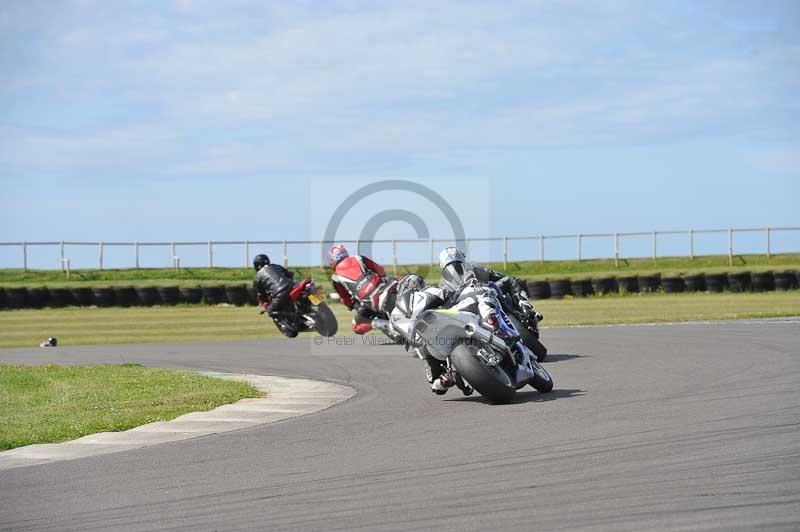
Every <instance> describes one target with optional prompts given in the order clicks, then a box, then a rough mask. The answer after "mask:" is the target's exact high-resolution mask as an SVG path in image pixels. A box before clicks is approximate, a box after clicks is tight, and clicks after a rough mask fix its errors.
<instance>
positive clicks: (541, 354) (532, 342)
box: [506, 313, 547, 362]
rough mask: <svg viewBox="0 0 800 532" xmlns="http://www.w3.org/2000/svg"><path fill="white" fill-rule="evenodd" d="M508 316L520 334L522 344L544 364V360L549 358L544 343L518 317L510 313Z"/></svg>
mask: <svg viewBox="0 0 800 532" xmlns="http://www.w3.org/2000/svg"><path fill="white" fill-rule="evenodd" d="M506 315H507V316H508V319H510V320H511V323H512V324H513V325H514V328H515V329H516V330H517V332H518V333H519V337H520V338H521V339H522V343H523V344H525V347H527V348H528V349H530V350H531V351H532V352H533V354H534V355H536V360H538V361H539V362H544V359H545V358H547V348H546V347H545V346H544V344H542V342H540V341H539V339H538V338H536V335H534V334H533V333H532V332H531V331H530V330H529V329H528V328H527V327H525V326H524V325H523V324H522V322H521V321H519V320H518V319H517V317H516V316H514V315H513V314H510V313H509V314H506Z"/></svg>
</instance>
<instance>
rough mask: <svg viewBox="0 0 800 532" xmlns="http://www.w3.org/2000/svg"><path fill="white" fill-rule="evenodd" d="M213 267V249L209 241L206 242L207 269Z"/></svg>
mask: <svg viewBox="0 0 800 532" xmlns="http://www.w3.org/2000/svg"><path fill="white" fill-rule="evenodd" d="M213 267H214V247H213V244H212V243H211V240H209V241H208V268H209V269H211V268H213Z"/></svg>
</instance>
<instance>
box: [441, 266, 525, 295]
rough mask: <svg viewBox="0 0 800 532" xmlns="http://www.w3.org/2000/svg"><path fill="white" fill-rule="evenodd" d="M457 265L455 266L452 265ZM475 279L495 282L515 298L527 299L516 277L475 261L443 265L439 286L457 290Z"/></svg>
mask: <svg viewBox="0 0 800 532" xmlns="http://www.w3.org/2000/svg"><path fill="white" fill-rule="evenodd" d="M453 266H457V267H453ZM472 278H474V279H477V280H478V281H479V282H480V283H488V282H495V283H497V284H498V285H500V289H501V290H502V291H503V292H504V293H506V294H511V295H512V296H513V297H514V298H515V299H517V300H523V301H527V300H528V294H527V292H526V291H525V287H524V286H523V285H522V283H521V282H520V281H519V279H517V278H516V277H513V276H511V275H503V274H501V273H500V272H498V271H495V270H492V269H491V268H487V267H486V266H483V265H482V264H477V263H454V264H451V265H448V266H446V267H445V270H444V271H443V272H442V278H441V280H440V281H439V287H440V288H443V289H445V290H448V291H457V290H458V289H459V288H460V287H461V286H463V284H464V283H465V282H466V281H467V280H469V279H472Z"/></svg>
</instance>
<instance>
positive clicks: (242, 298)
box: [225, 284, 247, 307]
mask: <svg viewBox="0 0 800 532" xmlns="http://www.w3.org/2000/svg"><path fill="white" fill-rule="evenodd" d="M225 296H226V299H227V301H228V303H230V304H231V305H236V306H237V307H243V306H244V305H245V304H246V303H247V288H246V287H245V285H243V284H240V285H228V286H226V287H225Z"/></svg>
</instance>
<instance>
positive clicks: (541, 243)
mask: <svg viewBox="0 0 800 532" xmlns="http://www.w3.org/2000/svg"><path fill="white" fill-rule="evenodd" d="M784 231H800V227H749V228H734V227H728V228H727V229H687V230H668V231H638V232H615V233H576V234H561V235H533V236H502V237H483V238H467V239H466V246H467V249H465V250H464V251H465V253H466V254H467V257H469V256H470V244H471V243H473V242H502V243H503V264H504V266H507V265H508V243H509V241H526V240H527V241H537V242H538V247H539V257H538V260H540V261H542V262H544V261H545V260H546V256H545V242H546V241H547V240H564V239H573V240H575V246H576V253H575V260H577V261H580V260H582V245H583V242H584V240H586V239H593V238H611V239H613V254H610V255H609V256H608V257H602V258H613V259H614V260H615V262H616V263H617V264H619V260H620V258H622V257H621V255H620V240H621V239H623V238H626V237H650V238H651V239H652V257H653V259H654V260H655V259H656V258H657V257H658V237H659V236H666V235H686V237H687V247H688V249H687V251H688V253H687V255H683V256H688V257H689V258H694V257H695V256H696V253H695V236H696V235H700V234H715V233H717V234H719V233H727V235H728V260H729V263H730V264H733V256H734V240H735V239H734V236H735V234H736V233H752V232H762V233H764V254H765V255H766V256H767V257H770V256H771V255H772V243H771V237H772V233H775V232H784ZM365 242H366V241H359V240H336V242H335V243H341V244H349V245H354V246H355V248H356V253H359V252H360V249H361V245H362V244H363V243H365ZM370 242H371V243H374V244H381V243H382V244H392V264H393V267H394V270H395V272H396V271H397V265H398V253H397V244H399V243H414V244H419V245H427V246H428V248H429V254H430V264H431V265H433V263H434V257H435V255H434V253H435V247H434V246H435V245H436V244H437V243H438V244H446V243H452V242H453V239H446V238H444V239H440V238H430V239H391V240H372V241H370ZM332 244H334V242H329V241H324V240H217V241H213V240H208V241H189V242H177V241H171V242H103V241H100V242H80V241H63V240H62V241H46V242H41V241H37V242H28V241H22V242H0V246H18V247H20V248H21V251H22V253H21V255H22V256H21V259H22V267H23V269H24V270H25V271H27V270H28V248H29V247H31V246H58V249H59V259H58V262H57V264H58V266H57V268H59V267H60V269H61V270H62V271H64V268H65V266H64V265H65V263H67V262H68V261H69V258H67V257H66V252H65V249H66V248H67V247H68V246H94V247H97V251H98V258H97V261H98V268H99V269H101V270H102V269H103V255H104V251H105V248H106V247H108V246H128V247H132V248H133V257H132V258H133V267H134V268H136V269H139V267H140V266H139V259H140V253H139V248H140V247H142V246H147V247H152V246H168V247H169V249H170V252H171V254H170V255H169V257H171V265H172V267H179V266H180V258H179V256H178V253H177V251H178V247H179V246H180V247H185V246H204V247H207V250H208V262H207V266H208V268H213V267H214V246H219V245H239V246H242V252H243V258H244V261H243V264H244V267H245V268H247V267H249V266H250V261H251V257H250V246H251V245H280V246H282V247H283V264H284V266H288V264H289V246H297V245H304V246H318V247H319V254H320V266H324V265H325V252H326V246H330V245H332ZM672 256H674V255H672ZM528 260H531V259H528ZM184 266H186V265H185V264H184Z"/></svg>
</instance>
